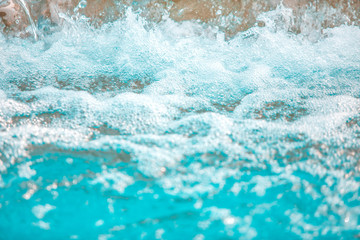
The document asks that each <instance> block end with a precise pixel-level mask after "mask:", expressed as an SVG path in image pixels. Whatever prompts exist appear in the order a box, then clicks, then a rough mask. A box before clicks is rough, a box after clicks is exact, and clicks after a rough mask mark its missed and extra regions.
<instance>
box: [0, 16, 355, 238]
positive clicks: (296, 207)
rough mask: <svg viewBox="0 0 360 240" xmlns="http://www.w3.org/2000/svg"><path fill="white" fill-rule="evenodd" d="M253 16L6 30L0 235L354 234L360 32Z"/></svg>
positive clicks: (0, 78) (0, 43) (0, 98)
mask: <svg viewBox="0 0 360 240" xmlns="http://www.w3.org/2000/svg"><path fill="white" fill-rule="evenodd" d="M270 15H271V14H270ZM264 19H265V20H264V21H267V22H266V23H267V25H266V27H263V28H260V27H253V28H250V29H249V30H247V31H245V32H240V33H239V34H237V35H236V36H234V37H233V38H231V39H227V40H224V34H223V33H221V32H219V31H217V30H216V29H214V28H210V27H207V26H205V25H204V24H200V23H194V22H183V23H176V22H174V21H172V20H170V19H165V20H163V21H162V22H160V23H158V24H156V25H154V26H153V25H152V26H149V24H148V23H147V22H146V21H145V20H144V19H142V18H141V17H139V16H138V15H137V14H136V13H133V12H132V11H130V10H129V11H128V12H127V16H126V18H124V19H122V20H117V21H115V22H112V23H108V24H106V25H104V26H102V27H100V28H97V29H94V28H92V27H89V26H87V25H86V22H85V23H84V22H81V21H79V22H76V23H69V24H68V25H66V27H64V28H63V29H62V30H61V31H58V32H55V33H53V34H51V35H48V36H44V37H43V38H42V39H40V40H39V41H37V42H34V41H32V40H31V39H8V38H6V37H4V36H1V37H0V89H1V90H0V172H1V175H0V233H1V234H0V239H140V238H143V239H198V240H200V239H239V238H241V239H252V238H254V239H312V238H318V239H325V238H326V239H355V238H359V237H360V235H359V234H360V227H359V226H360V196H359V194H360V190H359V186H360V162H359V159H360V100H359V97H360V40H359V39H360V29H359V27H356V26H340V27H337V28H333V29H324V30H323V34H322V37H321V38H320V39H319V40H318V41H315V42H314V41H310V40H309V39H307V38H306V37H304V36H302V35H294V34H292V33H287V32H285V31H283V30H281V29H277V28H275V27H272V22H271V19H270V18H267V16H266V15H265V16H264Z"/></svg>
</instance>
